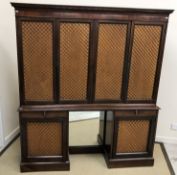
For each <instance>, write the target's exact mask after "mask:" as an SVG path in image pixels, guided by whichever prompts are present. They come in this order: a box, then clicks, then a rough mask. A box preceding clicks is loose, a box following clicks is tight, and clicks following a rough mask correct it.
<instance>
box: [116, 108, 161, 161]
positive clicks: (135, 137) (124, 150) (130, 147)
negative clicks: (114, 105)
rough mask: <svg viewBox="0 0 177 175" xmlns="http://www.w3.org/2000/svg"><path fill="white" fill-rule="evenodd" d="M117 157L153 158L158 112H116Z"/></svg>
mask: <svg viewBox="0 0 177 175" xmlns="http://www.w3.org/2000/svg"><path fill="white" fill-rule="evenodd" d="M114 114H115V123H114V124H115V142H114V143H115V146H114V151H113V152H114V153H113V154H114V156H115V157H116V156H117V157H133V156H135V157H137V156H139V157H141V156H147V155H149V156H151V155H152V150H153V145H154V138H155V131H156V122H157V115H158V111H157V110H136V113H134V110H127V111H126V110H124V111H115V113H114Z"/></svg>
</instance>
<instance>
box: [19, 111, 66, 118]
mask: <svg viewBox="0 0 177 175" xmlns="http://www.w3.org/2000/svg"><path fill="white" fill-rule="evenodd" d="M67 116H68V112H67V111H47V112H46V111H37V112H33V111H30V112H21V113H20V117H22V118H58V117H67Z"/></svg>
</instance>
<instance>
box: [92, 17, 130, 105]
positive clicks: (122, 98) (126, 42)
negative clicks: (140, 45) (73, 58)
mask: <svg viewBox="0 0 177 175" xmlns="http://www.w3.org/2000/svg"><path fill="white" fill-rule="evenodd" d="M100 24H126V25H127V31H126V39H125V50H124V59H123V68H122V82H121V88H120V91H121V92H120V99H117V100H109V99H101V100H97V99H96V98H95V92H96V69H97V59H98V58H97V57H98V41H99V25H100ZM96 28H97V29H96V30H97V38H96V43H97V47H96V50H95V62H94V64H95V68H94V69H95V70H94V84H93V85H94V86H93V100H92V102H93V103H121V102H123V101H124V100H125V86H126V74H127V62H128V57H129V55H128V50H129V43H130V36H131V21H130V20H120V19H118V20H115V19H114V20H111V19H110V20H108V19H105V20H99V19H98V20H97V26H96Z"/></svg>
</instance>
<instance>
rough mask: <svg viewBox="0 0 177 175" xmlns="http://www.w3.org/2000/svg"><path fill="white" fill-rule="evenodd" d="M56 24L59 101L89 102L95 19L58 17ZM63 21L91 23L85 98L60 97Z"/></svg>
mask: <svg viewBox="0 0 177 175" xmlns="http://www.w3.org/2000/svg"><path fill="white" fill-rule="evenodd" d="M55 23H56V26H55V34H56V36H55V40H56V43H57V46H58V47H57V48H56V49H55V51H56V53H57V56H56V59H57V65H58V66H57V68H56V72H57V74H56V78H57V88H58V89H57V91H58V94H57V103H59V104H76V103H82V104H83V103H88V102H89V101H90V88H89V87H90V86H91V85H90V84H91V81H92V80H91V75H90V74H91V71H90V69H91V67H92V47H91V45H92V42H93V37H94V36H93V32H92V31H93V20H90V19H82V18H61V19H59V18H56V22H55ZM61 23H71V24H74V23H76V24H78V23H83V24H88V25H89V39H88V40H89V41H88V65H87V84H86V99H85V100H62V99H61V98H60V78H59V77H60V51H59V50H60V24H61Z"/></svg>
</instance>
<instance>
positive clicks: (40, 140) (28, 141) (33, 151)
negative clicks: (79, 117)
mask: <svg viewBox="0 0 177 175" xmlns="http://www.w3.org/2000/svg"><path fill="white" fill-rule="evenodd" d="M67 114H68V113H67V112H42V111H41V112H21V113H20V122H21V141H22V145H21V146H22V160H23V161H26V162H28V161H46V160H47V161H65V160H67V152H68V115H67Z"/></svg>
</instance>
